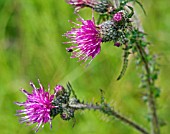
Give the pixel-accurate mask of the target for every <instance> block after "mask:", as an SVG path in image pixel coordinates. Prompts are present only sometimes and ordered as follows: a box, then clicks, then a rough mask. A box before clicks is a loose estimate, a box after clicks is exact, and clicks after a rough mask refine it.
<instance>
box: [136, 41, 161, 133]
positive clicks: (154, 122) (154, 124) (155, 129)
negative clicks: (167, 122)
mask: <svg viewBox="0 0 170 134" xmlns="http://www.w3.org/2000/svg"><path fill="white" fill-rule="evenodd" d="M137 48H138V50H139V54H140V56H141V58H142V61H143V63H144V66H145V70H146V73H147V76H148V77H147V83H148V89H149V90H148V91H149V96H148V107H149V110H150V113H151V131H152V132H151V133H152V134H160V128H159V127H160V126H159V122H158V116H157V112H156V104H155V98H154V93H153V89H152V85H153V84H154V83H153V81H152V79H151V74H150V69H149V63H148V61H147V59H146V57H147V55H148V54H146V52H145V50H144V49H143V48H142V47H141V46H140V45H139V44H137Z"/></svg>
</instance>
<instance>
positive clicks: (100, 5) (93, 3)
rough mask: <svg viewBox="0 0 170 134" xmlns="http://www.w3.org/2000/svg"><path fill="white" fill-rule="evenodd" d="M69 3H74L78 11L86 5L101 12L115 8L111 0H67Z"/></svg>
mask: <svg viewBox="0 0 170 134" xmlns="http://www.w3.org/2000/svg"><path fill="white" fill-rule="evenodd" d="M67 3H68V4H70V5H73V6H74V7H75V11H76V12H78V11H79V10H80V9H81V8H84V7H90V8H92V9H94V10H95V11H96V12H100V13H105V12H112V11H113V10H114V7H113V4H112V3H111V2H110V0H67Z"/></svg>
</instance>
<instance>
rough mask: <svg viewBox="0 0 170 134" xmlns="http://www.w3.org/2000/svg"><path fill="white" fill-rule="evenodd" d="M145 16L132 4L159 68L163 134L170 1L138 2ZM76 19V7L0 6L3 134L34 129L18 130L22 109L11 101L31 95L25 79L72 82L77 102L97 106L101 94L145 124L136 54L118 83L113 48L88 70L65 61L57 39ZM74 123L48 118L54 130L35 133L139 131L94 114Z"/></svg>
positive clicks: (117, 55) (54, 3)
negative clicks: (74, 11)
mask: <svg viewBox="0 0 170 134" xmlns="http://www.w3.org/2000/svg"><path fill="white" fill-rule="evenodd" d="M142 3H143V4H144V7H145V9H146V12H147V16H144V14H143V12H142V10H141V9H140V8H139V6H136V7H137V9H138V8H139V9H138V13H139V16H140V18H142V23H143V24H144V29H145V31H146V33H148V39H149V41H151V42H152V44H153V45H151V46H150V51H151V52H152V53H157V54H158V55H157V57H158V60H159V63H160V68H161V72H160V77H159V80H158V82H157V84H158V85H160V86H161V88H162V91H161V96H160V99H158V114H159V116H160V119H161V120H163V119H164V120H165V121H166V123H167V125H166V126H163V127H162V128H161V131H162V133H163V134H168V132H170V125H169V122H170V116H169V115H170V114H169V109H170V105H168V103H169V102H170V97H169V92H170V89H169V79H170V76H169V75H170V73H169V72H170V65H169V62H170V57H169V54H170V43H169V37H170V25H169V22H170V17H169V16H170V9H169V0H162V1H160V0H150V1H144V2H142ZM80 14H81V16H83V17H84V18H86V19H90V18H91V10H89V9H83V10H82V11H81V12H80ZM68 20H73V21H76V15H75V14H73V8H72V7H71V6H69V5H67V4H66V2H65V1H64V0H48V1H42V0H0V119H1V121H0V132H1V133H2V134H23V132H24V133H25V134H31V133H34V131H33V130H32V128H33V126H30V127H26V125H23V124H19V123H18V118H17V117H16V116H15V111H16V110H17V109H19V107H17V106H16V105H14V103H13V102H15V101H24V100H25V96H23V94H22V93H20V91H19V89H20V88H22V87H23V88H25V89H27V90H28V91H31V87H30V86H29V81H30V80H31V81H33V82H34V83H37V85H38V82H37V79H38V78H39V79H40V80H41V83H43V85H46V87H47V86H48V84H50V85H51V88H53V87H54V86H55V85H56V84H64V85H65V84H66V83H67V82H68V81H70V82H71V83H72V86H73V87H74V89H75V91H76V93H77V95H78V96H79V98H80V99H84V100H86V101H93V102H96V101H100V90H99V89H103V90H104V92H105V97H106V98H107V101H108V102H110V103H111V105H112V106H113V107H115V109H118V110H120V111H121V112H122V113H124V114H125V115H127V116H129V117H130V118H133V119H134V120H135V121H136V122H141V123H142V124H143V126H147V127H149V125H148V122H147V118H146V117H147V116H146V115H147V110H146V109H147V107H146V104H145V103H144V102H143V101H142V99H141V97H142V96H143V94H142V93H143V91H142V90H143V89H139V88H138V84H139V82H140V79H139V78H138V76H139V73H138V72H140V71H139V70H140V68H136V65H135V60H134V59H133V56H131V57H130V62H129V64H130V66H129V67H128V69H127V72H126V74H125V76H124V77H123V78H122V79H121V80H120V81H116V78H117V76H118V75H119V72H120V70H121V64H122V60H123V59H122V58H121V57H122V55H123V53H122V51H121V50H120V49H119V48H116V47H114V46H113V44H112V43H105V44H103V45H102V51H101V53H100V55H98V56H97V57H96V58H95V59H94V60H93V62H92V63H91V64H90V65H89V66H88V67H87V68H86V67H85V65H80V63H78V62H77V59H70V58H69V57H70V53H67V52H66V51H65V48H66V47H68V46H67V45H64V44H62V42H64V41H66V39H65V38H64V37H63V36H62V35H63V34H64V32H66V31H67V30H70V27H71V26H72V24H70V23H69V22H68ZM75 115H76V124H75V126H74V128H72V125H73V124H74V121H68V122H67V121H63V120H61V119H60V118H55V119H54V120H53V122H52V123H53V129H52V130H50V128H49V125H48V124H47V125H45V128H44V129H42V130H40V131H39V132H38V133H40V134H45V133H51V134H53V133H59V134H71V133H75V134H79V133H81V134H103V133H106V134H113V133H115V134H127V133H130V134H137V132H136V131H135V130H133V129H131V128H129V127H128V126H126V125H122V123H120V122H119V121H118V120H113V119H112V118H109V117H106V116H104V115H103V114H101V113H99V112H96V111H95V112H93V111H84V112H82V111H80V112H77V113H76V114H75Z"/></svg>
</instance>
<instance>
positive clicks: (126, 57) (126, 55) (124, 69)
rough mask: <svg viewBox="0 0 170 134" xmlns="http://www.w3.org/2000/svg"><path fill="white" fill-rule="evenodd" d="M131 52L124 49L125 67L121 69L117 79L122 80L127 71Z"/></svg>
mask: <svg viewBox="0 0 170 134" xmlns="http://www.w3.org/2000/svg"><path fill="white" fill-rule="evenodd" d="M129 54H130V53H129V51H128V50H126V49H125V50H124V60H123V67H122V70H121V72H120V74H119V76H118V78H117V80H120V79H121V78H122V77H123V76H124V74H125V72H126V69H127V66H128V56H129Z"/></svg>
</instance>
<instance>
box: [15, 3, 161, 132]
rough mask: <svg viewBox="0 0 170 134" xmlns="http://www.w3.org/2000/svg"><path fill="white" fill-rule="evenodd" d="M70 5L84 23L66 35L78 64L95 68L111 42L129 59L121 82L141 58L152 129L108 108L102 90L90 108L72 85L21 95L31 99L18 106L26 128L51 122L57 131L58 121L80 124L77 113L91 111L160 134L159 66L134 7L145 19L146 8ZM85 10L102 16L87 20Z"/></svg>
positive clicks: (120, 4) (124, 65)
mask: <svg viewBox="0 0 170 134" xmlns="http://www.w3.org/2000/svg"><path fill="white" fill-rule="evenodd" d="M67 3H68V4H70V5H72V6H73V7H74V9H75V10H74V12H75V13H76V15H77V21H79V22H80V23H78V22H77V23H76V22H73V21H70V22H71V23H73V25H74V26H75V27H74V28H72V29H71V30H70V31H68V32H66V33H65V34H64V36H65V37H66V38H68V39H69V40H70V41H67V42H64V44H67V45H68V44H71V46H69V47H67V48H66V50H67V52H69V53H71V58H78V59H79V60H78V61H83V62H84V63H85V64H86V62H87V64H88V65H89V64H90V62H91V61H92V60H94V58H95V57H96V56H97V55H98V54H99V53H100V52H101V51H102V50H101V46H102V45H104V42H110V44H114V45H113V46H114V47H118V48H119V49H122V51H123V53H124V54H123V57H122V58H123V60H122V61H123V65H122V70H121V72H120V75H119V76H118V77H117V80H121V78H122V77H123V76H124V75H125V73H126V69H127V67H128V58H129V55H133V57H135V59H136V65H137V66H139V67H141V68H142V72H141V83H140V87H141V88H143V89H144V92H145V94H144V96H143V99H144V101H145V102H146V104H147V106H148V109H149V113H148V117H150V118H149V123H150V129H149V130H147V129H146V128H145V127H144V126H142V125H140V123H136V122H134V121H133V120H132V119H130V118H128V117H126V116H124V115H122V114H121V113H120V112H117V110H115V108H113V107H111V106H110V105H109V103H107V102H106V100H105V97H104V95H103V91H102V90H101V100H99V102H96V103H85V102H84V101H83V100H81V99H80V98H78V97H77V95H76V94H75V90H73V88H72V86H71V84H70V83H69V82H68V83H67V84H66V87H64V86H63V85H57V86H56V87H54V88H53V94H52V95H50V93H49V91H50V87H49V88H48V91H46V90H45V88H44V87H43V86H42V85H41V84H40V81H39V86H40V87H39V88H37V87H35V86H34V84H33V83H30V85H31V86H32V87H33V92H32V93H28V92H27V91H26V90H24V89H21V91H22V93H24V94H25V95H26V97H27V100H26V101H25V102H23V103H20V102H16V104H17V105H18V106H23V107H24V109H23V110H18V111H17V115H18V116H19V117H20V121H21V123H24V122H25V123H27V124H29V125H30V124H33V123H37V126H36V127H35V131H36V132H37V131H38V130H39V128H40V127H41V126H42V127H43V126H44V124H46V123H48V122H49V123H50V126H51V127H52V125H51V124H52V120H53V119H54V118H55V117H56V116H60V117H61V119H63V120H70V119H74V118H75V112H76V111H80V110H86V109H89V110H98V111H100V112H102V113H103V114H106V115H109V116H113V117H114V118H117V119H119V120H120V121H121V122H124V123H125V124H128V125H129V127H132V128H134V129H136V130H137V131H138V132H140V133H143V134H160V121H159V118H158V115H157V105H156V99H157V97H159V96H160V89H159V88H158V87H157V86H156V85H155V81H156V80H157V78H158V74H159V65H158V64H157V63H156V57H155V56H154V55H151V54H150V53H149V50H148V45H149V44H150V43H149V42H148V41H147V40H146V35H147V34H146V33H145V32H144V31H143V30H141V29H142V26H141V24H140V23H138V22H139V20H138V17H137V14H136V12H135V10H134V7H133V4H134V3H137V4H139V6H140V7H141V8H142V10H143V11H144V13H145V10H144V8H143V6H142V4H141V3H140V2H139V1H137V0H114V1H111V0H67ZM82 8H91V9H92V10H93V11H92V12H97V13H98V15H99V17H98V18H95V17H94V16H93V17H92V19H91V20H86V19H84V18H82V17H81V16H80V15H79V14H78V12H79V10H81V9H82ZM103 47H104V46H103ZM89 60H90V61H89ZM93 62H95V61H93Z"/></svg>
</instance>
